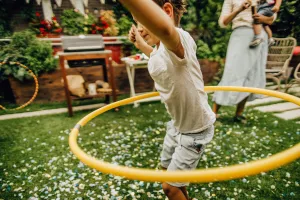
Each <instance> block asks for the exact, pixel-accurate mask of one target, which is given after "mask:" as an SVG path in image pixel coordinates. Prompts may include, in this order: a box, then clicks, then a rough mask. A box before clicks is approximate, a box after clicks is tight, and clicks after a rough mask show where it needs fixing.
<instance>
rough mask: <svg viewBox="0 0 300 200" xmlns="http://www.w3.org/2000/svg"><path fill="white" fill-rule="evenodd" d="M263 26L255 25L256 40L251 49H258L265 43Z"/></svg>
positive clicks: (254, 39) (251, 44)
mask: <svg viewBox="0 0 300 200" xmlns="http://www.w3.org/2000/svg"><path fill="white" fill-rule="evenodd" d="M261 29H262V25H261V24H253V31H254V38H253V40H252V42H251V43H250V47H256V46H258V45H259V44H260V43H261V42H262V41H263V35H262V34H261Z"/></svg>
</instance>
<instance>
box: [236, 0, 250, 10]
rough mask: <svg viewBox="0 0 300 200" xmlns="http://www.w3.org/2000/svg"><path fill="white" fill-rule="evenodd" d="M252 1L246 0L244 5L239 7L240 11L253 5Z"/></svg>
mask: <svg viewBox="0 0 300 200" xmlns="http://www.w3.org/2000/svg"><path fill="white" fill-rule="evenodd" d="M251 4H252V2H251V0H245V1H244V2H243V3H242V5H241V6H240V8H239V11H240V12H241V11H243V10H246V9H247V8H249V7H250V6H251Z"/></svg>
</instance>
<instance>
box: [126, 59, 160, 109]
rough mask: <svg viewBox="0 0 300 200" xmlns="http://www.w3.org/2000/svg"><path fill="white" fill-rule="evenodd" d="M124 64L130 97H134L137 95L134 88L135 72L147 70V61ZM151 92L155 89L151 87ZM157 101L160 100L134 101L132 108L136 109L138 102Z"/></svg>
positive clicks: (158, 98)
mask: <svg viewBox="0 0 300 200" xmlns="http://www.w3.org/2000/svg"><path fill="white" fill-rule="evenodd" d="M124 62H125V64H126V71H127V76H128V80H129V86H130V97H135V96H136V95H138V94H136V93H135V88H134V79H135V78H134V77H135V70H136V69H147V68H148V60H125V61H124ZM153 91H155V87H153ZM157 100H160V96H157V97H151V98H147V99H142V100H138V101H135V102H134V103H133V105H134V107H138V106H139V103H140V102H148V101H157Z"/></svg>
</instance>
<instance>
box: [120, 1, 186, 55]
mask: <svg viewBox="0 0 300 200" xmlns="http://www.w3.org/2000/svg"><path fill="white" fill-rule="evenodd" d="M120 2H121V3H122V4H123V5H124V6H125V7H126V8H127V9H128V10H129V11H130V12H131V13H132V15H133V16H134V17H135V18H136V20H137V21H139V22H140V23H141V24H143V26H145V27H146V28H147V29H148V30H149V31H151V32H152V33H153V34H154V35H156V36H157V37H158V38H159V39H160V40H161V42H162V43H163V44H164V45H165V46H166V48H168V49H169V50H171V51H172V52H174V53H175V54H176V55H177V56H178V57H179V58H183V57H184V49H183V46H182V44H181V41H180V36H179V34H178V32H177V31H176V28H175V25H174V23H173V21H172V20H171V17H173V16H174V11H173V9H172V8H173V7H172V5H171V4H170V3H165V5H164V6H163V9H161V8H160V7H159V6H158V5H157V4H155V3H154V2H153V1H152V0H120ZM163 10H164V11H165V12H164V11H163Z"/></svg>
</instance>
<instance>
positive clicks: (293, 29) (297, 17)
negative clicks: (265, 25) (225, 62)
mask: <svg viewBox="0 0 300 200" xmlns="http://www.w3.org/2000/svg"><path fill="white" fill-rule="evenodd" d="M272 29H273V32H274V36H276V37H287V36H291V37H294V38H296V39H297V42H298V44H300V0H291V1H282V6H281V9H280V13H279V16H278V18H277V20H276V22H275V23H274V25H273V26H272Z"/></svg>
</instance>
